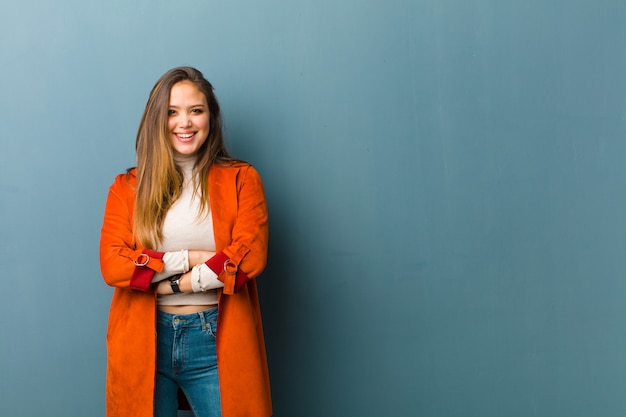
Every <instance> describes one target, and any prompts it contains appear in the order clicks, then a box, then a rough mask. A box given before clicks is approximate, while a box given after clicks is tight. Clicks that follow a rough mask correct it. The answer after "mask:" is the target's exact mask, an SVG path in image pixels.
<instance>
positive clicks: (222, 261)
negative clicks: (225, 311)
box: [205, 252, 250, 295]
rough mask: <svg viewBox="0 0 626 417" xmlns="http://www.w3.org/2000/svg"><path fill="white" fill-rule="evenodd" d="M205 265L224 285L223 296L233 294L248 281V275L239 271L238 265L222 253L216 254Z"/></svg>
mask: <svg viewBox="0 0 626 417" xmlns="http://www.w3.org/2000/svg"><path fill="white" fill-rule="evenodd" d="M205 264H206V266H208V267H209V268H210V269H211V271H213V272H215V274H216V275H217V276H218V279H219V280H220V281H222V282H223V283H224V294H227V295H230V294H234V293H235V292H236V291H238V290H239V289H240V288H241V287H243V285H244V284H245V283H246V282H248V281H249V280H250V278H248V275H247V274H246V273H245V272H243V271H242V270H240V269H239V265H238V264H236V263H235V262H233V259H232V258H229V257H228V255H226V254H225V253H224V252H218V253H216V254H215V255H214V256H213V257H212V258H211V259H209V260H208V261H206V262H205Z"/></svg>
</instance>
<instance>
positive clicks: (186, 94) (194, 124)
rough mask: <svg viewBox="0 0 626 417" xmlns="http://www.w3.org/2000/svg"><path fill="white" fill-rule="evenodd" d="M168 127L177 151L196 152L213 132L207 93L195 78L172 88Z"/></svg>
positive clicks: (192, 153)
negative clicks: (210, 132)
mask: <svg viewBox="0 0 626 417" xmlns="http://www.w3.org/2000/svg"><path fill="white" fill-rule="evenodd" d="M168 114H169V116H168V121H167V127H168V130H169V132H170V141H171V143H172V147H173V148H174V150H175V151H176V152H178V153H179V154H182V155H194V154H196V153H197V152H198V150H199V149H200V147H201V146H202V145H203V144H204V142H205V141H206V140H207V137H208V136H209V127H210V122H209V106H208V104H207V100H206V97H205V96H204V93H203V92H202V91H200V90H199V89H198V87H196V86H195V85H194V84H193V83H192V82H191V81H181V82H178V83H176V84H174V85H173V86H172V89H171V90H170V106H169V111H168Z"/></svg>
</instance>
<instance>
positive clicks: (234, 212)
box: [100, 162, 272, 417]
mask: <svg viewBox="0 0 626 417" xmlns="http://www.w3.org/2000/svg"><path fill="white" fill-rule="evenodd" d="M135 183H136V177H135V172H134V171H133V170H131V171H130V172H129V173H128V174H120V175H118V176H117V177H116V179H115V182H114V183H113V185H111V188H110V190H109V195H108V198H107V202H106V208H105V212H104V221H103V226H102V234H101V238H100V266H101V270H102V275H103V277H104V280H105V282H106V283H107V284H108V285H111V286H113V287H115V290H114V293H113V299H112V301H111V309H110V313H109V325H108V331H107V350H108V363H107V381H106V407H107V417H129V416H133V417H153V401H154V398H153V396H154V380H155V372H156V371H155V360H156V334H155V318H156V295H155V293H154V291H153V290H152V289H151V288H150V287H149V282H148V284H147V285H146V287H145V288H138V287H141V285H142V284H137V282H135V283H134V285H133V282H132V281H133V279H135V276H136V275H137V273H138V272H142V273H144V275H145V273H146V272H148V275H152V274H154V272H155V271H161V270H162V269H163V262H162V261H161V260H160V259H158V256H151V257H150V261H149V262H148V263H147V265H145V266H135V263H134V261H138V262H139V263H145V260H146V259H147V257H146V255H145V254H144V253H146V252H148V253H150V254H153V255H154V254H155V253H154V252H150V251H146V250H145V248H142V247H140V246H139V245H138V244H137V243H135V242H134V239H133V233H132V231H133V224H132V222H133V215H132V213H133V207H134V204H135ZM209 196H210V206H211V212H212V216H213V227H214V235H215V245H216V250H217V252H218V255H221V256H223V257H226V258H227V259H230V262H231V263H230V265H229V268H234V266H235V265H236V266H238V268H239V272H238V273H237V276H235V275H233V274H229V273H225V272H222V273H221V274H220V275H219V279H220V280H222V281H223V282H224V288H223V289H220V290H219V292H218V303H219V310H218V332H217V342H216V343H217V363H218V370H219V371H218V374H219V380H220V390H221V401H222V415H223V417H257V416H258V417H267V416H270V415H271V414H272V405H271V397H270V386H269V373H268V369H267V359H266V355H265V344H264V339H263V328H262V323H261V312H260V308H259V301H258V294H257V287H256V282H255V280H254V279H253V278H255V277H256V276H258V275H259V274H260V273H261V272H262V271H263V269H264V268H265V263H266V258H267V206H266V203H265V195H264V192H263V185H262V183H261V179H260V177H259V175H258V173H257V171H256V170H255V169H254V168H253V167H252V166H250V165H248V164H245V163H239V162H237V163H233V164H231V165H229V166H217V165H214V166H213V167H212V168H211V170H210V172H209ZM144 278H145V276H144ZM235 281H236V283H237V285H236V288H235Z"/></svg>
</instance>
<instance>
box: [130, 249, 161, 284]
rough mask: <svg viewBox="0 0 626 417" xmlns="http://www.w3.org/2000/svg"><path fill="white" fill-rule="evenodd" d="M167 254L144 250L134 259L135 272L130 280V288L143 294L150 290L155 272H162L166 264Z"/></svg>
mask: <svg viewBox="0 0 626 417" xmlns="http://www.w3.org/2000/svg"><path fill="white" fill-rule="evenodd" d="M163 255H165V252H157V251H153V250H150V249H144V250H142V251H141V253H140V254H139V255H138V256H137V258H136V259H134V263H135V270H134V271H133V276H132V277H131V278H130V288H132V289H134V290H139V291H143V292H148V291H149V290H150V284H151V282H152V277H153V276H154V274H155V272H161V271H162V270H163V267H164V266H165V264H164V263H163Z"/></svg>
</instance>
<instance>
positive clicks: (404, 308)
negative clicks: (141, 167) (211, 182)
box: [0, 0, 626, 417]
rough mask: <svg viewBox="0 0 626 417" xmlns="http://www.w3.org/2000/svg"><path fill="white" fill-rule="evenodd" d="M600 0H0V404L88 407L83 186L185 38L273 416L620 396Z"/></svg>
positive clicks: (89, 197) (610, 57)
mask: <svg viewBox="0 0 626 417" xmlns="http://www.w3.org/2000/svg"><path fill="white" fill-rule="evenodd" d="M625 15H626V3H624V2H619V1H610V0H606V1H605V0H600V1H596V2H589V1H579V0H574V1H550V2H547V1H539V0H526V1H521V0H507V1H498V0H470V1H462V0H389V1H387V0H385V1H383V0H371V1H357V0H342V1H329V0H318V1H315V2H312V1H306V0H291V1H279V0H267V1H264V2H255V1H250V0H232V1H214V0H181V1H175V2H174V1H167V2H166V1H163V0H137V1H132V2H128V1H122V0H112V1H106V2H105V1H100V2H94V1H91V2H86V1H78V0H58V1H55V2H50V1H46V0H32V1H30V2H18V1H17V0H8V1H3V2H2V3H0V51H1V52H2V58H1V59H0V115H1V116H0V120H1V121H2V123H0V236H1V237H2V238H1V239H0V265H1V272H0V276H1V277H2V289H1V290H0V329H1V330H0V332H1V333H0V415H3V416H15V417H20V416H26V417H30V416H33V417H34V416H42V415H49V416H68V417H74V416H75V417H84V416H104V377H105V365H106V364H105V362H106V345H105V332H106V318H107V313H108V311H107V310H108V304H109V300H110V295H111V289H110V288H108V287H107V286H106V285H105V284H104V283H103V281H102V279H101V277H100V273H99V267H98V239H99V231H100V225H101V219H102V211H103V207H104V201H105V198H106V193H107V190H108V186H109V185H110V183H111V182H112V180H113V178H114V176H115V175H116V174H117V173H118V172H122V171H123V170H124V169H126V168H127V167H129V166H132V165H134V136H135V132H136V129H137V125H138V123H139V118H140V116H141V112H142V111H143V106H144V104H145V101H146V99H147V96H148V93H149V90H150V88H151V87H152V85H153V84H154V82H155V81H156V79H157V78H158V77H159V76H160V75H161V74H162V73H163V72H165V71H166V70H167V69H169V68H171V67H174V66H178V65H193V66H196V67H198V68H199V69H200V70H202V71H203V72H204V73H205V75H206V76H207V78H209V79H210V80H211V81H212V82H213V84H214V85H215V87H216V93H217V95H218V98H219V99H220V101H221V104H222V107H223V110H224V118H225V123H226V134H227V138H228V141H229V146H230V149H231V150H232V152H233V153H234V154H235V156H237V157H239V158H242V159H246V160H248V161H250V162H252V163H253V164H254V165H255V166H256V167H257V168H258V169H259V171H260V172H261V175H262V176H263V179H264V182H265V187H266V192H267V197H268V202H269V207H270V210H271V212H270V219H271V245H270V246H271V247H270V260H269V265H268V268H267V270H266V272H265V274H264V275H263V276H262V277H261V278H260V281H259V284H260V286H261V295H262V301H263V314H264V322H265V330H266V339H267V346H268V355H269V361H270V371H271V377H272V389H273V396H274V404H275V415H276V417H293V416H298V417H307V416H311V417H312V416H337V417H343V416H372V417H374V416H376V417H378V416H424V417H457V416H458V417H502V416H506V417H516V416H519V417H528V416H546V417H575V416H580V417H589V416H603V417H609V416H615V417H617V416H620V417H621V416H624V415H626V396H624V392H626V355H624V352H626V332H625V331H624V329H625V326H626V317H625V314H624V298H625V296H626V280H624V271H626V257H625V256H623V254H624V249H625V248H626V216H625V213H626V187H625V184H626V164H624V162H623V161H624V159H625V157H626V79H625V77H624V74H626V49H625V48H624V45H625V41H626V39H625V38H626V31H625V29H624V28H625V25H624V20H623V17H624V16H625Z"/></svg>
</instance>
